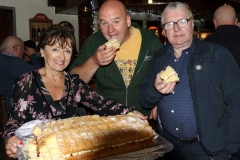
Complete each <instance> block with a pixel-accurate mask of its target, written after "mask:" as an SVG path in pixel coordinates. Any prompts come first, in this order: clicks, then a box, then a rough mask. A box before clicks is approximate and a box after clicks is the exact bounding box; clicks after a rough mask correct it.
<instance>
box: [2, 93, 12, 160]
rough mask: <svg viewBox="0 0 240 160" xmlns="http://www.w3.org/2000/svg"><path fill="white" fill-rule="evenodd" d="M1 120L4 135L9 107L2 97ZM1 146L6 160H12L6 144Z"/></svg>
mask: <svg viewBox="0 0 240 160" xmlns="http://www.w3.org/2000/svg"><path fill="white" fill-rule="evenodd" d="M0 118H1V119H0V123H1V124H0V125H1V132H2V133H3V131H4V127H5V125H6V123H7V121H8V112H7V107H6V103H5V97H4V96H2V95H0ZM0 136H2V135H0ZM1 145H2V147H1V148H2V149H3V153H4V160H11V158H10V157H9V156H8V155H7V154H6V151H5V145H4V143H1Z"/></svg>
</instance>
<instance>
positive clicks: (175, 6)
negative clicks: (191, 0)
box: [161, 2, 193, 24]
mask: <svg viewBox="0 0 240 160" xmlns="http://www.w3.org/2000/svg"><path fill="white" fill-rule="evenodd" d="M179 8H184V9H186V11H187V14H188V16H189V17H186V18H193V14H192V11H191V9H190V7H189V6H188V5H187V4H186V3H181V2H170V3H169V4H168V5H167V6H166V7H165V8H164V10H163V12H162V14H161V24H164V23H165V22H164V14H165V13H166V12H167V11H169V10H175V9H179Z"/></svg>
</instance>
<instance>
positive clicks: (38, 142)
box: [24, 115, 156, 160]
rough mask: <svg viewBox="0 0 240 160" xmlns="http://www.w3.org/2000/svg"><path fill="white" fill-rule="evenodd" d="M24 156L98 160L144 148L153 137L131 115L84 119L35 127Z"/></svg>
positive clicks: (49, 158) (136, 118) (59, 121)
mask: <svg viewBox="0 0 240 160" xmlns="http://www.w3.org/2000/svg"><path fill="white" fill-rule="evenodd" d="M33 134H34V135H35V137H34V138H29V139H28V140H27V143H26V146H25V147H24V153H25V155H26V157H28V159H30V160H40V159H41V160H66V159H68V160H73V159H74V160H75V159H76V160H77V159H81V160H82V159H100V158H105V157H108V156H112V155H115V154H120V153H125V152H130V151H134V150H139V149H142V148H144V144H146V143H145V142H148V141H151V140H152V138H153V137H154V136H155V135H156V133H155V132H154V131H153V130H152V128H151V126H149V125H147V124H145V123H144V122H143V121H142V120H141V119H139V118H138V117H136V116H134V115H118V116H108V117H99V116H97V115H93V116H83V117H75V118H69V119H62V120H54V121H50V122H46V123H43V124H42V126H41V127H38V126H36V127H35V128H34V130H33Z"/></svg>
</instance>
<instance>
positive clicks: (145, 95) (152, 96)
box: [139, 2, 240, 160]
mask: <svg viewBox="0 0 240 160" xmlns="http://www.w3.org/2000/svg"><path fill="white" fill-rule="evenodd" d="M161 23H162V27H163V29H164V33H165V36H166V37H167V39H168V41H169V44H167V45H165V46H164V47H163V48H161V49H160V50H159V51H158V52H155V59H154V60H153V63H152V66H151V68H150V70H149V72H148V74H147V77H146V78H145V80H144V82H143V84H142V86H141V88H140V97H139V99H140V103H141V105H142V106H143V107H145V108H147V109H151V108H152V107H153V106H155V105H157V109H158V131H159V134H160V135H162V136H163V137H164V138H166V139H167V140H169V141H170V142H172V143H173V145H174V150H173V151H172V152H170V153H169V154H166V155H165V156H164V159H170V160H208V159H214V160H230V158H231V156H232V155H233V153H235V152H236V151H237V148H238V147H239V146H240V136H239V135H240V129H239V128H240V116H239V115H240V98H239V97H240V83H239V82H240V70H239V68H238V66H237V64H236V62H235V61H234V58H233V56H232V55H231V53H230V52H229V51H228V50H227V49H226V48H225V47H223V46H220V45H218V44H215V43H211V42H206V41H200V40H199V39H198V38H197V37H196V36H194V35H193V29H194V20H193V15H192V12H191V10H190V8H189V6H188V5H186V4H184V3H180V2H170V3H169V4H168V5H167V6H166V8H165V9H164V11H163V12H162V16H161ZM166 66H171V67H172V68H174V70H175V71H176V72H177V73H178V76H179V79H180V81H179V82H177V83H176V82H168V83H166V82H163V80H162V79H161V78H160V76H159V74H161V73H162V72H163V70H165V68H166Z"/></svg>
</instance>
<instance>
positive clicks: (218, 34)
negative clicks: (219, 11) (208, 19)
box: [205, 25, 240, 68]
mask: <svg viewBox="0 0 240 160" xmlns="http://www.w3.org/2000/svg"><path fill="white" fill-rule="evenodd" d="M205 41H209V42H216V43H218V44H221V45H223V46H225V47H226V48H227V49H228V50H229V51H230V52H231V53H232V55H233V57H234V58H235V60H236V62H237V64H238V66H239V68H240V28H239V27H238V26H236V25H221V26H219V27H217V29H216V31H215V32H214V33H212V34H211V35H209V36H208V37H207V38H206V39H205Z"/></svg>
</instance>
